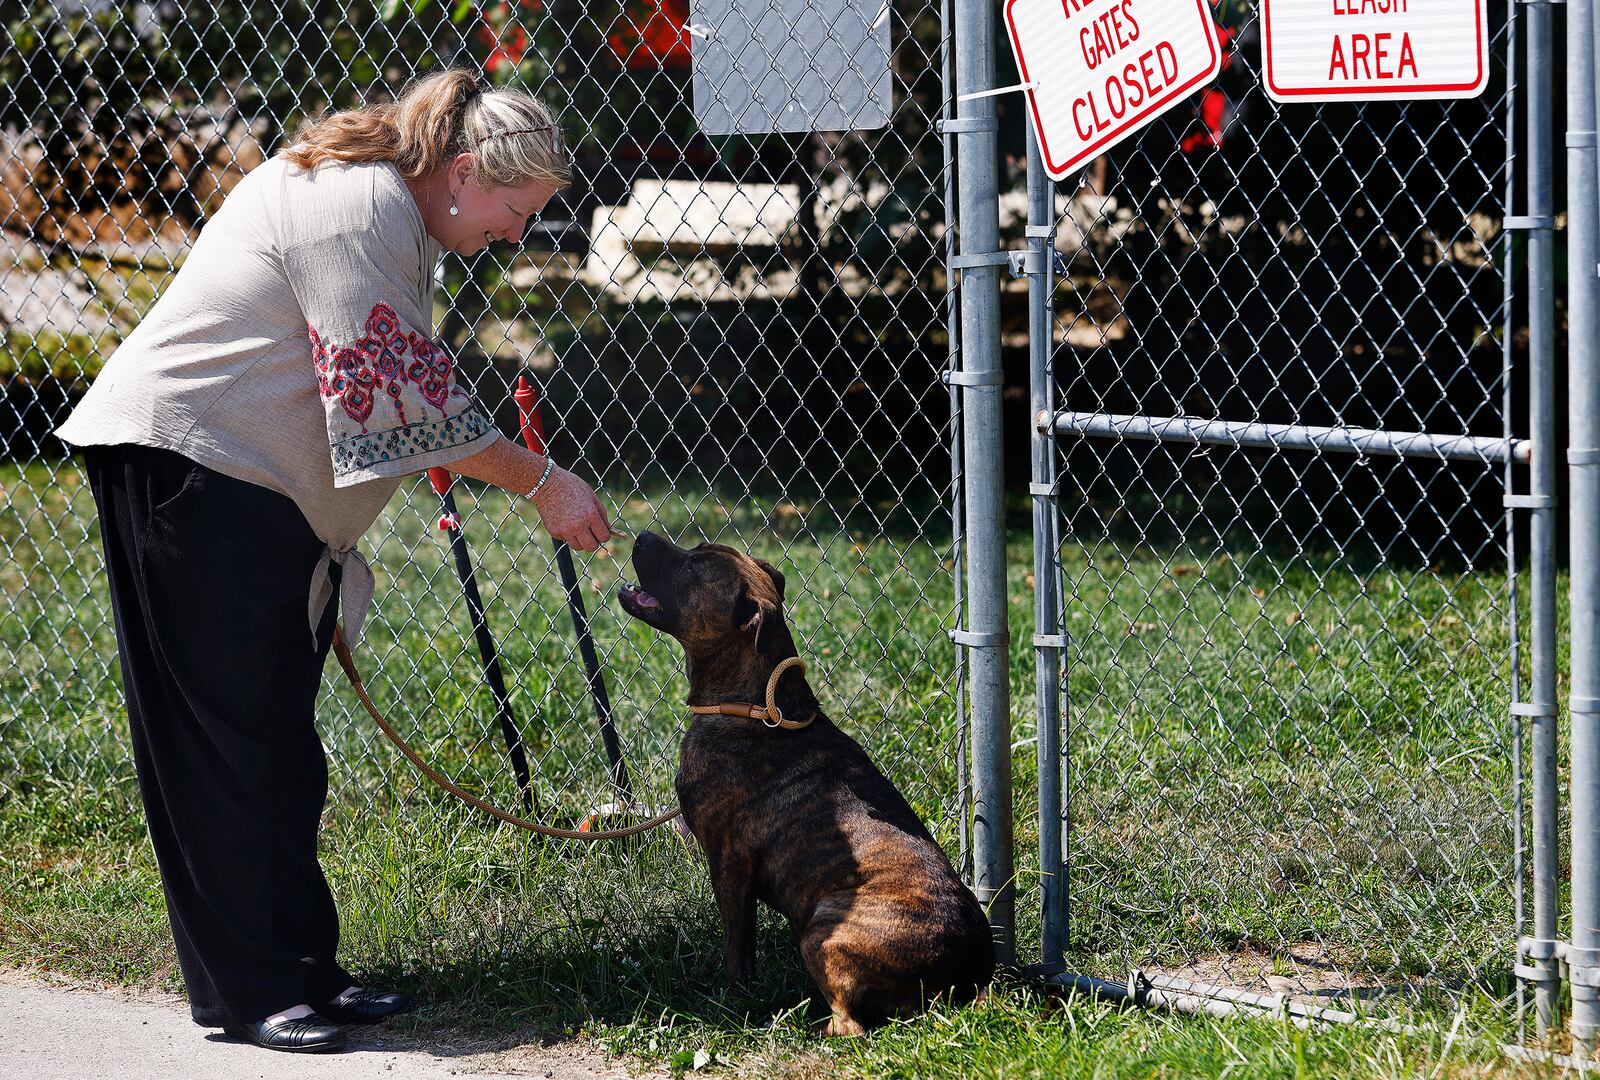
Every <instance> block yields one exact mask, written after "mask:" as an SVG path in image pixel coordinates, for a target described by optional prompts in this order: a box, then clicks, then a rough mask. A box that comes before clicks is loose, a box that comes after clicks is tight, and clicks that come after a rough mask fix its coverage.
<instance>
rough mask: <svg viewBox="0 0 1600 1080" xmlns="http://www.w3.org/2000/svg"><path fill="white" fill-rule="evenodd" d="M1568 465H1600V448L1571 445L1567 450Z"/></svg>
mask: <svg viewBox="0 0 1600 1080" xmlns="http://www.w3.org/2000/svg"><path fill="white" fill-rule="evenodd" d="M1567 464H1568V465H1600V449H1597V448H1595V447H1592V446H1583V447H1576V446H1575V447H1570V448H1568V450H1567Z"/></svg>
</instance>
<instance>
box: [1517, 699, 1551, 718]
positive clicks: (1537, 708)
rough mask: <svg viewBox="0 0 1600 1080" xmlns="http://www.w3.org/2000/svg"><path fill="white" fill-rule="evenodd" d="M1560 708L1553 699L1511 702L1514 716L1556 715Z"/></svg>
mask: <svg viewBox="0 0 1600 1080" xmlns="http://www.w3.org/2000/svg"><path fill="white" fill-rule="evenodd" d="M1559 712H1560V710H1558V709H1557V708H1556V704H1555V702H1553V701H1513V702H1512V703H1511V715H1512V716H1531V717H1540V716H1556V715H1558V714H1559Z"/></svg>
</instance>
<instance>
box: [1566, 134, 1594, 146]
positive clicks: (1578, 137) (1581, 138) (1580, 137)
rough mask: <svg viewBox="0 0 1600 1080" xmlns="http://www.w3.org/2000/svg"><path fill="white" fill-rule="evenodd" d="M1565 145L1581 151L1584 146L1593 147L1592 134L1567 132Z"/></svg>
mask: <svg viewBox="0 0 1600 1080" xmlns="http://www.w3.org/2000/svg"><path fill="white" fill-rule="evenodd" d="M1567 145H1568V146H1569V147H1574V148H1577V149H1581V148H1583V147H1585V146H1594V145H1595V138H1594V132H1592V131H1569V132H1567Z"/></svg>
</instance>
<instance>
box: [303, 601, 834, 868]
mask: <svg viewBox="0 0 1600 1080" xmlns="http://www.w3.org/2000/svg"><path fill="white" fill-rule="evenodd" d="M333 654H334V655H335V656H337V657H338V658H339V666H340V667H342V668H344V677H345V678H346V679H348V680H350V686H351V688H353V689H354V690H355V692H356V697H358V698H360V699H361V704H362V705H363V706H365V707H366V710H367V715H368V716H371V717H372V719H373V722H374V723H376V724H377V725H378V729H379V730H380V731H382V732H383V733H384V735H386V736H388V739H389V741H390V742H392V743H394V745H395V748H396V749H398V750H399V751H400V753H402V754H404V755H405V757H406V760H407V761H409V762H411V764H413V765H415V766H416V767H417V771H418V772H420V773H422V775H423V776H426V777H427V778H428V779H429V780H432V781H433V782H434V783H435V784H438V785H439V786H440V787H441V788H443V789H444V790H446V791H448V792H449V793H450V794H452V795H454V796H455V797H456V798H458V799H460V800H461V801H462V802H464V803H467V804H469V805H471V806H475V807H477V808H478V809H479V810H482V811H483V812H484V813H486V814H488V815H489V816H491V817H494V818H498V819H499V820H501V821H503V822H505V823H506V824H507V825H515V826H516V827H517V828H519V829H526V830H527V831H529V832H532V833H538V834H540V835H541V836H554V837H557V838H558V839H562V840H620V839H622V838H623V837H624V836H636V835H638V834H639V833H642V832H648V831H650V830H651V829H655V828H659V827H660V826H662V825H665V824H666V823H667V822H669V821H671V820H672V819H673V818H675V817H677V816H678V815H679V814H680V813H682V811H681V810H680V809H679V808H677V807H673V808H672V809H671V810H668V811H666V812H664V813H660V814H657V815H655V816H654V817H652V818H650V819H649V820H647V821H641V822H639V823H637V824H635V825H629V826H627V827H626V828H622V829H603V830H601V831H599V832H584V831H581V830H579V829H561V828H557V827H555V826H553V825H542V824H540V823H539V822H537V821H529V820H528V819H526V818H521V817H518V816H517V815H516V814H511V813H507V812H506V811H504V810H501V809H500V808H499V807H497V806H494V805H492V804H490V803H487V802H485V801H484V800H482V799H480V798H478V797H477V796H476V795H473V794H472V793H471V792H469V791H465V790H463V789H462V788H460V787H458V786H457V785H455V784H454V783H452V782H451V781H450V780H449V779H448V778H446V777H444V776H443V775H441V774H440V773H439V772H438V771H437V770H435V769H434V768H432V767H431V766H430V765H429V764H428V763H427V762H426V761H423V760H422V756H421V755H420V754H418V753H417V752H416V751H415V750H413V749H411V746H410V744H408V743H407V742H406V741H405V740H404V739H403V738H401V737H400V733H399V732H397V731H395V729H394V728H393V727H391V726H390V725H389V721H387V720H385V719H384V718H383V713H381V712H379V711H378V707H377V706H376V705H374V704H373V703H372V698H370V697H368V696H367V688H366V686H365V685H363V683H362V682H361V673H360V672H358V671H356V662H355V658H354V657H353V656H351V655H350V647H349V646H348V645H346V644H345V641H344V628H343V627H342V626H335V627H334V629H333ZM796 664H799V665H800V666H801V668H802V669H804V667H805V661H803V660H801V659H800V658H799V657H798V656H791V657H789V659H787V660H784V661H783V662H781V663H780V664H779V665H778V666H777V667H776V668H774V669H773V671H772V677H771V678H770V679H768V680H767V704H766V705H765V707H763V706H760V705H751V704H748V703H746V702H742V701H729V702H725V703H723V704H721V705H691V706H689V711H690V712H693V713H700V714H707V713H721V714H722V715H724V716H740V717H744V718H746V719H750V720H760V721H761V722H762V723H763V724H766V725H767V726H768V727H770V728H785V729H787V730H791V731H793V730H797V729H799V728H803V727H806V726H808V725H809V724H810V723H811V721H810V720H804V721H799V720H787V719H785V718H784V715H783V712H782V711H781V710H780V709H779V708H778V703H777V702H776V701H775V700H774V699H773V695H774V694H775V693H776V691H777V688H778V677H779V676H781V675H782V674H783V673H784V672H785V671H787V670H789V669H790V668H791V667H794V666H795V665H796Z"/></svg>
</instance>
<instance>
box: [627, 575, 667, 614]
mask: <svg viewBox="0 0 1600 1080" xmlns="http://www.w3.org/2000/svg"><path fill="white" fill-rule="evenodd" d="M617 599H618V600H621V601H622V606H623V608H624V609H626V610H627V611H628V613H629V614H632V615H638V614H640V613H641V612H645V611H659V610H661V601H660V600H657V599H656V598H655V596H654V595H653V594H651V593H647V592H645V591H644V590H643V589H641V588H639V586H637V585H630V584H629V583H628V582H626V581H624V582H623V583H622V584H620V585H618V586H617Z"/></svg>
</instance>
